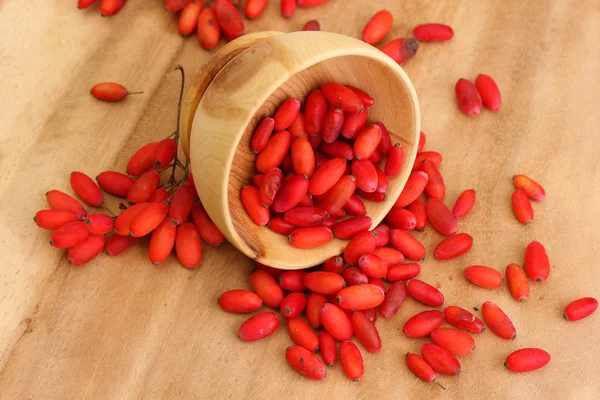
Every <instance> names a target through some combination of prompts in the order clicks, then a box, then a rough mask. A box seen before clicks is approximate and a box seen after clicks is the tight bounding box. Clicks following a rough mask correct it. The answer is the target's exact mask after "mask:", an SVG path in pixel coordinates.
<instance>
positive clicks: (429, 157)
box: [412, 151, 444, 171]
mask: <svg viewBox="0 0 600 400" xmlns="http://www.w3.org/2000/svg"><path fill="white" fill-rule="evenodd" d="M443 160H444V158H443V157H442V155H441V154H440V153H438V152H437V151H423V152H421V153H418V154H417V157H416V158H415V162H414V164H413V167H412V170H413V171H421V169H422V168H423V162H425V161H431V162H432V163H433V164H434V165H435V166H436V167H437V168H439V167H440V165H441V164H442V161H443Z"/></svg>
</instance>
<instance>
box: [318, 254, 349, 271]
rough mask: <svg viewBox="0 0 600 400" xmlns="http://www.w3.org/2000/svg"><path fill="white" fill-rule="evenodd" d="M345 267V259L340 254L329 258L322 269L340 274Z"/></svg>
mask: <svg viewBox="0 0 600 400" xmlns="http://www.w3.org/2000/svg"><path fill="white" fill-rule="evenodd" d="M342 269H344V259H343V258H342V257H340V256H332V257H330V258H328V259H327V260H326V261H325V262H324V263H323V267H322V270H323V271H326V272H335V273H336V274H339V273H340V272H342Z"/></svg>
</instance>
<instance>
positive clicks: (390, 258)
mask: <svg viewBox="0 0 600 400" xmlns="http://www.w3.org/2000/svg"><path fill="white" fill-rule="evenodd" d="M373 254H375V255H377V256H378V257H379V258H381V259H382V260H383V261H385V262H386V264H387V265H388V268H389V267H391V266H393V265H396V264H402V263H403V262H404V256H403V255H402V253H400V252H399V251H398V250H396V249H393V248H391V247H377V248H376V249H375V250H373Z"/></svg>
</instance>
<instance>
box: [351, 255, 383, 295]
mask: <svg viewBox="0 0 600 400" xmlns="http://www.w3.org/2000/svg"><path fill="white" fill-rule="evenodd" d="M358 266H359V268H360V270H361V271H362V272H363V273H364V274H365V275H367V276H368V277H369V278H374V279H381V278H384V277H385V276H386V275H387V271H388V265H387V263H386V262H385V261H383V259H381V258H380V257H379V256H378V255H376V254H373V253H368V254H364V255H362V256H361V257H360V258H359V259H358ZM384 290H385V289H384Z"/></svg>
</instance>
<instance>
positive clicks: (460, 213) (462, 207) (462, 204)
mask: <svg viewBox="0 0 600 400" xmlns="http://www.w3.org/2000/svg"><path fill="white" fill-rule="evenodd" d="M475 198H476V194H475V191H474V190H473V189H468V190H465V191H464V192H462V193H461V194H460V195H459V196H458V198H457V199H456V202H455V203H454V207H452V214H454V215H456V218H462V217H464V216H465V215H467V214H468V213H469V212H471V210H472V209H473V206H474V205H475Z"/></svg>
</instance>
